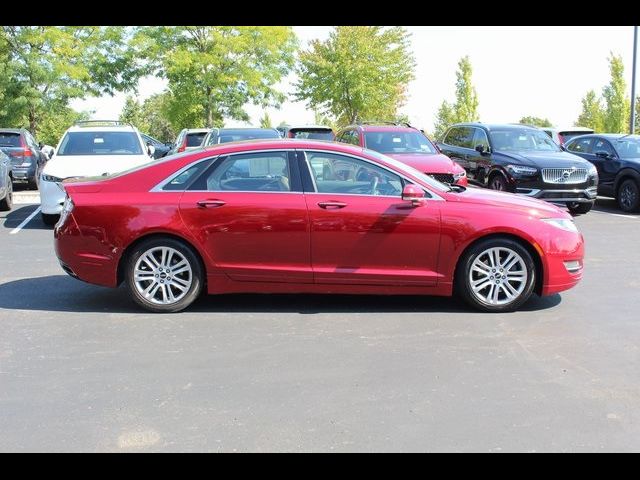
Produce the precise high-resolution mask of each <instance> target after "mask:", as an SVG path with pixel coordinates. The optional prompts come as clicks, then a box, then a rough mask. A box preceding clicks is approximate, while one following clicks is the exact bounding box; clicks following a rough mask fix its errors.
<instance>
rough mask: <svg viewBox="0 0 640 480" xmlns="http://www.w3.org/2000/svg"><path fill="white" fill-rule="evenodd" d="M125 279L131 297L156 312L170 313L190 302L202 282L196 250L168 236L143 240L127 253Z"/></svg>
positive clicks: (200, 289)
mask: <svg viewBox="0 0 640 480" xmlns="http://www.w3.org/2000/svg"><path fill="white" fill-rule="evenodd" d="M125 283H126V286H127V289H128V290H129V293H130V295H131V297H132V298H133V300H134V301H135V302H136V303H137V304H138V305H140V306H141V307H143V308H145V309H146V310H149V311H151V312H156V313H171V312H179V311H180V310H184V309H185V308H187V307H188V306H189V305H191V304H192V303H193V302H194V301H195V299H196V298H198V295H200V292H201V291H202V285H203V269H202V266H201V264H200V261H199V259H198V257H197V256H196V254H195V253H194V252H193V250H192V249H191V248H189V247H188V246H187V245H185V244H184V243H182V242H180V241H178V240H175V239H172V238H154V239H149V240H146V241H143V242H142V243H140V244H139V245H137V246H136V247H135V249H134V250H133V251H132V252H131V254H130V255H129V258H128V261H127V265H126V273H125Z"/></svg>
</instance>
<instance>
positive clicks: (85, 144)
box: [58, 132, 142, 156]
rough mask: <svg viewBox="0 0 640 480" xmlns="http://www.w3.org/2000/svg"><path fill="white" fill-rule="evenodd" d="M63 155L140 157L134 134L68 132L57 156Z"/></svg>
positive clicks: (140, 149) (138, 144)
mask: <svg viewBox="0 0 640 480" xmlns="http://www.w3.org/2000/svg"><path fill="white" fill-rule="evenodd" d="M64 155H142V148H141V147H140V141H139V140H138V135H136V134H135V133H134V132H69V133H67V134H66V135H65V137H64V139H63V140H62V143H61V144H60V149H59V151H58V156H64Z"/></svg>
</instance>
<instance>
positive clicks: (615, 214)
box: [609, 213, 638, 219]
mask: <svg viewBox="0 0 640 480" xmlns="http://www.w3.org/2000/svg"><path fill="white" fill-rule="evenodd" d="M609 215H613V216H615V217H622V218H633V219H637V218H638V217H634V216H633V215H621V214H620V213H610V214H609Z"/></svg>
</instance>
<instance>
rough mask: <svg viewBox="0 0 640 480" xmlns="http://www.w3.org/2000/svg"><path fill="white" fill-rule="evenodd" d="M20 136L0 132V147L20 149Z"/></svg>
mask: <svg viewBox="0 0 640 480" xmlns="http://www.w3.org/2000/svg"><path fill="white" fill-rule="evenodd" d="M20 146H21V145H20V134H19V133H11V132H0V147H20Z"/></svg>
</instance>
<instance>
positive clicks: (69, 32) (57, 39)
mask: <svg viewBox="0 0 640 480" xmlns="http://www.w3.org/2000/svg"><path fill="white" fill-rule="evenodd" d="M127 40H128V34H127V30H126V29H125V28H124V27H119V26H108V27H96V26H61V27H55V26H2V27H0V57H2V62H1V63H2V76H3V80H2V90H4V93H3V96H4V107H3V111H2V112H0V114H1V117H0V120H1V121H2V122H3V124H12V125H15V126H26V127H28V128H29V129H30V130H31V131H32V133H34V134H36V135H37V134H38V130H39V128H40V125H41V123H42V122H43V119H44V118H45V117H46V116H48V115H50V113H51V112H50V108H49V107H50V106H51V105H52V104H55V105H63V106H65V107H66V106H67V104H68V101H69V100H71V99H74V98H82V97H85V96H86V95H100V94H113V93H114V92H115V91H118V90H126V89H130V88H133V87H135V85H136V83H137V80H138V77H139V75H140V73H141V70H140V69H139V68H138V67H137V66H136V59H135V57H134V56H133V53H132V50H131V49H130V48H129V46H128V44H127Z"/></svg>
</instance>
